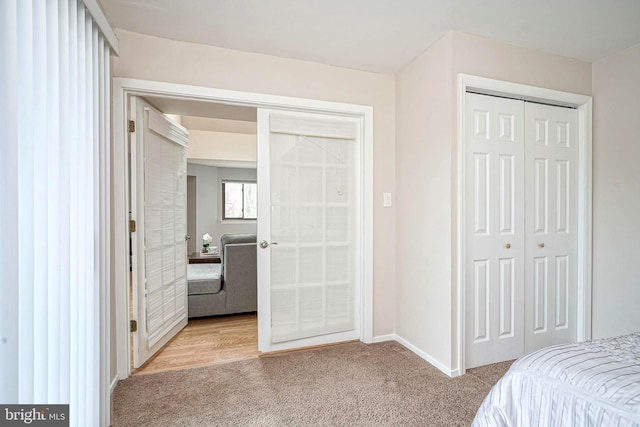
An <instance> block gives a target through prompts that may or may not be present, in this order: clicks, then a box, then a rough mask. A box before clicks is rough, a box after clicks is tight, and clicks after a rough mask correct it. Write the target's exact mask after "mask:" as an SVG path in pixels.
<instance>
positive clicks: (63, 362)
mask: <svg viewBox="0 0 640 427" xmlns="http://www.w3.org/2000/svg"><path fill="white" fill-rule="evenodd" d="M70 6H71V5H70V2H69V1H68V0H60V1H59V2H58V13H59V27H60V33H59V40H60V41H59V46H60V53H59V61H60V62H59V64H60V66H59V70H60V76H59V85H60V89H59V96H60V99H59V106H60V107H59V113H60V128H59V133H58V140H59V144H60V145H59V150H58V151H59V159H60V166H61V167H60V170H59V173H60V175H59V176H60V178H59V181H58V183H57V186H58V189H59V194H60V199H59V203H58V209H59V210H58V214H59V216H60V223H59V224H58V228H59V230H60V234H59V236H60V241H59V242H58V254H59V255H58V268H59V274H60V313H67V315H61V316H60V318H59V321H60V334H59V341H60V348H61V349H70V348H71V328H70V326H71V318H70V313H71V297H70V295H71V291H70V283H71V263H70V259H71V258H70V256H71V254H70V247H71V237H70V227H71V209H70V200H71V195H70V181H71V170H73V169H74V167H70V166H71V165H73V164H72V163H71V150H70V148H69V147H70V140H71V138H72V137H73V135H72V131H71V129H72V128H71V124H72V122H71V110H72V107H73V103H72V99H71V85H72V80H71V40H70V37H71V7H70ZM65 159H68V160H66V161H65ZM63 162H64V163H63ZM71 366H72V365H71V352H70V351H62V352H61V354H60V402H62V403H68V402H70V400H71V398H70V395H71Z"/></svg>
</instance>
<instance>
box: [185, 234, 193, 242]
mask: <svg viewBox="0 0 640 427" xmlns="http://www.w3.org/2000/svg"><path fill="white" fill-rule="evenodd" d="M184 240H185V242H186V241H187V240H191V236H189V235H188V234H185V235H184Z"/></svg>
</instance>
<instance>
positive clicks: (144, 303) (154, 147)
mask: <svg viewBox="0 0 640 427" xmlns="http://www.w3.org/2000/svg"><path fill="white" fill-rule="evenodd" d="M130 114H131V117H132V119H133V120H134V121H135V124H136V125H135V126H136V129H135V132H134V133H133V134H132V137H131V141H132V142H131V143H132V148H131V154H132V159H131V176H132V180H135V184H134V185H132V186H131V190H132V191H131V198H132V204H131V206H132V209H131V210H132V218H133V219H135V220H136V221H137V231H136V232H134V233H132V247H133V276H134V284H135V286H134V308H135V313H134V314H135V318H136V320H137V322H138V330H137V331H136V332H135V333H134V334H133V344H134V352H133V362H134V368H137V367H139V366H141V365H142V364H143V363H144V362H145V361H147V360H148V359H149V358H150V357H151V356H152V355H153V354H154V353H155V352H157V351H158V350H159V349H160V348H161V347H162V346H163V345H164V344H166V343H167V342H168V341H169V340H170V339H171V338H172V337H173V336H175V334H177V333H178V332H179V331H180V330H181V329H182V328H184V327H185V326H186V325H187V274H186V273H187V246H186V241H185V238H186V234H187V200H186V199H187V154H186V151H187V145H188V140H189V134H188V132H187V131H186V129H184V128H183V127H182V126H180V125H178V124H176V123H174V122H172V121H170V120H169V119H168V118H167V117H166V116H165V115H164V114H162V113H161V112H160V111H158V110H156V109H155V108H153V107H152V106H151V105H150V104H148V103H147V102H145V101H144V100H142V99H140V98H137V97H133V98H132V99H131V106H130Z"/></svg>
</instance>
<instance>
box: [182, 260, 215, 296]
mask: <svg viewBox="0 0 640 427" xmlns="http://www.w3.org/2000/svg"><path fill="white" fill-rule="evenodd" d="M221 270H222V266H221V265H220V264H188V265H187V283H188V293H189V295H202V294H216V293H218V292H220V290H221V289H222V280H220V273H221Z"/></svg>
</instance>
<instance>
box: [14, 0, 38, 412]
mask: <svg viewBox="0 0 640 427" xmlns="http://www.w3.org/2000/svg"><path fill="white" fill-rule="evenodd" d="M32 6H33V5H32V3H31V2H30V1H20V2H18V69H19V76H18V88H19V89H18V90H19V97H18V123H17V124H18V140H17V143H18V175H17V181H18V191H19V197H18V218H19V220H18V241H17V242H18V257H19V258H18V268H19V273H18V274H19V282H20V284H22V283H25V284H26V285H25V286H20V287H19V293H20V296H19V299H18V312H19V319H18V325H19V326H18V327H19V337H20V340H19V353H20V362H19V364H18V371H19V375H20V383H19V399H20V401H23V402H30V401H33V399H34V395H33V389H34V357H35V354H34V344H35V336H34V321H33V315H34V307H33V296H34V289H33V280H34V274H33V264H34V263H33V260H32V257H33V253H32V251H31V244H32V242H33V239H34V230H33V204H34V197H33V196H32V195H33V192H34V184H33V182H34V181H33V170H34V164H33V163H34V162H33V150H34V148H35V147H34V144H33V139H34V134H33V130H34V129H33V126H34V106H33V100H34V95H33V84H32V82H33V74H34V73H33V68H34V67H33V65H32V60H33V22H32V17H33V7H32ZM24 194H28V195H30V196H31V197H22V195H24Z"/></svg>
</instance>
